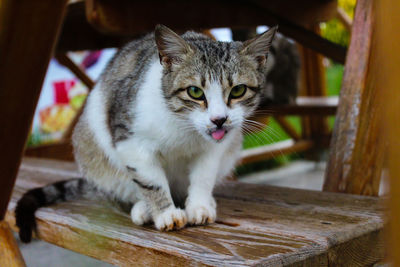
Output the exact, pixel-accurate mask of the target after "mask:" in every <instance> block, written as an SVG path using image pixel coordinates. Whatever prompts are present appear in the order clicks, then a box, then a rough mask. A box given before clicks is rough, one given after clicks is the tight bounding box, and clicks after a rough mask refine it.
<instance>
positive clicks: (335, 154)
mask: <svg viewBox="0 0 400 267" xmlns="http://www.w3.org/2000/svg"><path fill="white" fill-rule="evenodd" d="M373 2H374V1H373V0H359V1H357V6H356V12H355V18H354V23H353V31H352V38H351V42H350V48H349V55H348V58H347V61H346V66H345V73H344V76H343V83H342V90H341V92H340V105H339V108H338V114H337V116H336V122H335V127H334V130H333V135H332V141H331V151H330V157H329V161H328V166H327V169H326V177H325V182H324V190H325V191H332V192H346V193H353V194H362V195H375V196H377V195H378V193H379V182H380V177H381V173H382V167H383V161H384V149H383V141H384V139H383V138H382V136H381V135H380V131H381V128H382V125H381V122H382V115H381V114H383V113H381V109H382V101H381V98H380V94H379V91H380V90H379V89H377V88H378V87H377V85H376V83H375V77H374V75H373V73H374V71H373V68H371V66H374V62H373V58H371V53H372V52H371V51H372V48H373V47H372V43H373V40H374V38H375V36H374V35H373V26H374V21H375V14H374V12H373V10H374V9H373V8H372V6H373Z"/></svg>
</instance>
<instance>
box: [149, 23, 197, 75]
mask: <svg viewBox="0 0 400 267" xmlns="http://www.w3.org/2000/svg"><path fill="white" fill-rule="evenodd" d="M154 37H155V40H156V44H157V48H158V52H159V55H160V62H161V64H162V65H163V66H165V67H168V68H169V67H171V65H173V64H179V63H180V62H182V61H183V60H185V58H186V56H187V55H188V54H189V53H190V52H192V48H191V47H190V45H189V44H188V43H187V42H186V41H185V40H184V39H183V38H182V37H180V36H179V35H178V34H176V33H175V32H173V31H172V30H171V29H170V28H168V27H166V26H164V25H160V24H159V25H157V26H156V29H155V32H154Z"/></svg>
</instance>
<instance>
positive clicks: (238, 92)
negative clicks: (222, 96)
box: [230, 84, 247, 98]
mask: <svg viewBox="0 0 400 267" xmlns="http://www.w3.org/2000/svg"><path fill="white" fill-rule="evenodd" d="M246 91H247V86H246V85H244V84H239V85H236V86H235V87H233V88H232V90H231V93H230V98H239V97H242V96H243V95H244V94H245V93H246Z"/></svg>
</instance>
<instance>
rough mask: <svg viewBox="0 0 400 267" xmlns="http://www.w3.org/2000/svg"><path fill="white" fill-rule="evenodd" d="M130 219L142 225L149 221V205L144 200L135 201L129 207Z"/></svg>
mask: <svg viewBox="0 0 400 267" xmlns="http://www.w3.org/2000/svg"><path fill="white" fill-rule="evenodd" d="M131 219H132V222H133V223H134V224H136V225H143V224H145V223H148V222H150V221H151V214H150V210H149V207H148V206H147V204H146V202H145V201H144V200H141V201H139V202H136V203H135V205H134V206H133V207H132V209H131Z"/></svg>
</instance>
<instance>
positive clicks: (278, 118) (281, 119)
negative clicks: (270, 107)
mask: <svg viewBox="0 0 400 267" xmlns="http://www.w3.org/2000/svg"><path fill="white" fill-rule="evenodd" d="M274 119H275V120H276V121H277V122H278V124H279V126H281V127H282V129H283V130H284V131H285V132H286V133H287V134H288V135H289V136H290V137H291V138H292V139H293V140H295V141H298V140H300V138H301V137H300V135H299V134H298V133H297V131H296V129H295V128H294V127H293V126H292V125H291V124H290V122H289V121H288V120H287V119H286V118H285V117H283V116H274Z"/></svg>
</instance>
